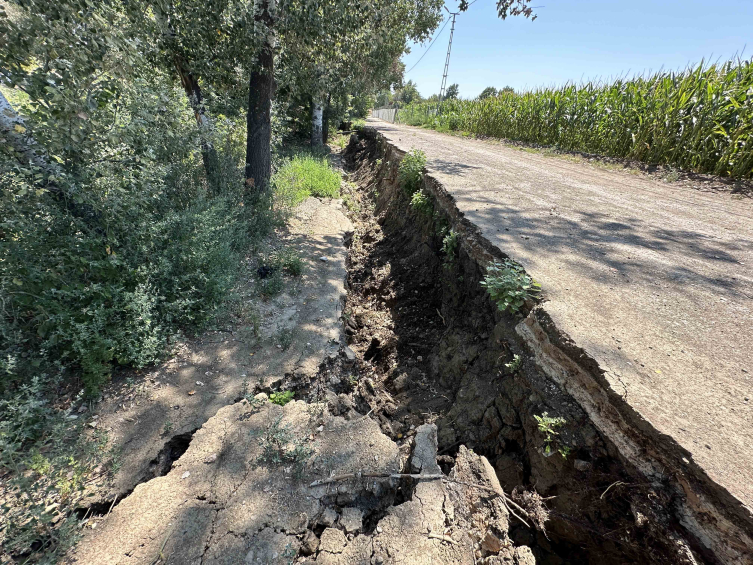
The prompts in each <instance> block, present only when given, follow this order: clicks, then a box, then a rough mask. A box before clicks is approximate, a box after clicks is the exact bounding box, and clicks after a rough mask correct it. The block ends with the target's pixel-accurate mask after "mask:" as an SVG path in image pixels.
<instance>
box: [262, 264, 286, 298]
mask: <svg viewBox="0 0 753 565" xmlns="http://www.w3.org/2000/svg"><path fill="white" fill-rule="evenodd" d="M284 286H285V283H284V281H283V279H282V271H280V270H279V269H278V270H276V271H275V272H274V273H272V274H271V275H270V276H268V277H267V278H266V279H262V281H261V293H262V295H264V296H266V297H270V296H277V295H278V294H280V293H281V292H282V289H283V287H284Z"/></svg>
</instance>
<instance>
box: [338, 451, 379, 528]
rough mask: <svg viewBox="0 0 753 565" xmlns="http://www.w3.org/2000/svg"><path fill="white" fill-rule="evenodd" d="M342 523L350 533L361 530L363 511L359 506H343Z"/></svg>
mask: <svg viewBox="0 0 753 565" xmlns="http://www.w3.org/2000/svg"><path fill="white" fill-rule="evenodd" d="M375 457H376V456H375ZM340 525H342V526H343V527H344V528H345V531H346V532H348V533H349V534H351V533H354V532H358V531H360V530H361V528H362V527H363V512H361V511H360V510H359V509H358V508H343V513H342V515H341V516H340Z"/></svg>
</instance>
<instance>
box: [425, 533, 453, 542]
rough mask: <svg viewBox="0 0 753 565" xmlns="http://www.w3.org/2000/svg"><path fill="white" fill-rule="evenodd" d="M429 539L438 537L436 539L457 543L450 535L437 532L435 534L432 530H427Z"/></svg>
mask: <svg viewBox="0 0 753 565" xmlns="http://www.w3.org/2000/svg"><path fill="white" fill-rule="evenodd" d="M429 539H438V540H442V541H446V542H447V543H451V544H452V545H457V544H458V542H456V541H455V540H454V539H452V538H451V537H450V536H442V535H439V534H435V533H433V532H429Z"/></svg>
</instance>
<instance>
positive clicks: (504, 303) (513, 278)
mask: <svg viewBox="0 0 753 565" xmlns="http://www.w3.org/2000/svg"><path fill="white" fill-rule="evenodd" d="M481 286H484V287H486V290H487V292H488V293H489V295H490V296H491V298H492V300H494V302H496V304H497V307H498V308H499V309H500V310H502V311H503V312H504V311H505V310H509V311H510V312H512V313H513V314H515V313H517V312H519V311H520V309H521V308H522V306H523V305H524V304H525V301H526V299H528V298H534V297H535V296H536V293H538V292H539V291H540V290H541V285H540V284H539V283H537V282H536V281H535V280H533V279H532V278H531V277H530V276H529V275H528V274H526V272H525V271H524V270H523V267H521V266H520V265H518V264H517V263H516V262H515V261H512V260H511V259H505V260H504V261H503V262H502V263H500V262H499V261H493V262H492V263H491V264H490V265H489V266H488V267H487V268H486V277H484V280H483V281H481Z"/></svg>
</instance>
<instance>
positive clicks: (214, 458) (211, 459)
mask: <svg viewBox="0 0 753 565" xmlns="http://www.w3.org/2000/svg"><path fill="white" fill-rule="evenodd" d="M215 461H217V454H216V453H212V454H211V455H210V456H208V457H207V458H206V459H204V463H214V462H215Z"/></svg>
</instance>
